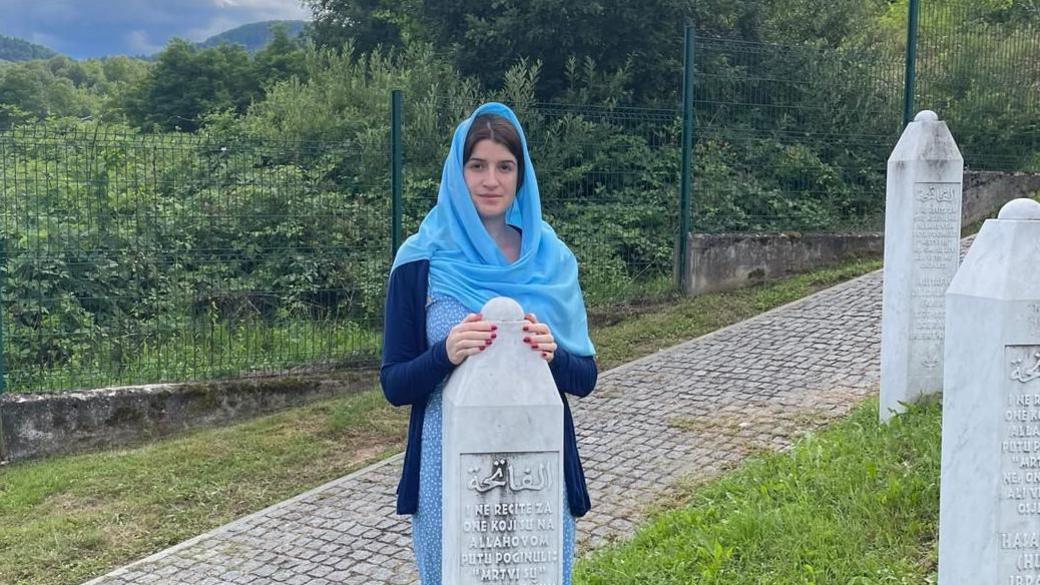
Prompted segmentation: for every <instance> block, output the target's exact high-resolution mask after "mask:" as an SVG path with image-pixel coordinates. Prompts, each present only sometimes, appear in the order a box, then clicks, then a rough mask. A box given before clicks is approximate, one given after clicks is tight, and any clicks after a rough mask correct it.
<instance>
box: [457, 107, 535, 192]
mask: <svg viewBox="0 0 1040 585" xmlns="http://www.w3.org/2000/svg"><path fill="white" fill-rule="evenodd" d="M481 140H490V141H492V142H496V143H498V144H501V145H502V146H504V147H506V148H508V149H509V152H511V153H513V156H515V157H516V173H517V179H516V189H517V191H519V190H520V187H522V186H523V184H524V149H523V146H521V144H520V133H519V132H517V131H516V128H515V127H513V125H512V124H510V123H509V120H506V119H505V118H503V117H502V116H498V115H495V114H482V115H480V116H477V119H475V120H473V124H472V125H471V126H470V127H469V133H468V134H466V146H465V148H463V149H462V164H466V162H467V161H469V157H470V156H471V155H472V154H473V147H475V146H476V145H477V143H478V142H480V141H481Z"/></svg>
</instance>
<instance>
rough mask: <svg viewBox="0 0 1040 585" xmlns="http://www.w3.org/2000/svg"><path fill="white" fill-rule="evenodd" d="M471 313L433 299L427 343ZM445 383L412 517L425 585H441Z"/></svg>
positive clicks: (568, 562) (570, 523)
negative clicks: (442, 407) (442, 403)
mask: <svg viewBox="0 0 1040 585" xmlns="http://www.w3.org/2000/svg"><path fill="white" fill-rule="evenodd" d="M468 314H469V311H468V310H466V307H463V306H462V304H461V303H459V302H458V301H457V300H455V299H454V298H452V297H448V296H435V297H431V298H430V299H429V300H428V302H427V306H426V341H427V342H428V343H429V344H430V345H433V344H434V343H437V342H439V341H440V340H442V339H444V338H445V337H447V336H448V333H449V332H450V331H451V328H452V327H454V326H455V325H456V324H458V323H459V322H461V321H462V320H463V319H465V318H466V315H468ZM443 389H444V383H443V382H441V383H440V384H438V385H437V388H436V389H435V390H434V391H433V393H432V394H430V399H429V402H427V403H426V418H425V420H424V421H423V428H422V454H421V457H420V464H419V508H418V510H416V512H415V514H413V515H412V547H413V549H414V550H415V560H416V562H417V563H418V565H419V579H420V581H421V582H422V585H441V442H442V439H443V437H442V429H441V420H442V415H443V410H442V409H441V397H442V394H443V392H442V390H443ZM563 501H564V506H563V585H570V584H571V567H572V565H573V563H574V516H572V515H571V513H570V510H569V509H568V508H567V505H566V502H567V494H566V489H565V490H564V498H563Z"/></svg>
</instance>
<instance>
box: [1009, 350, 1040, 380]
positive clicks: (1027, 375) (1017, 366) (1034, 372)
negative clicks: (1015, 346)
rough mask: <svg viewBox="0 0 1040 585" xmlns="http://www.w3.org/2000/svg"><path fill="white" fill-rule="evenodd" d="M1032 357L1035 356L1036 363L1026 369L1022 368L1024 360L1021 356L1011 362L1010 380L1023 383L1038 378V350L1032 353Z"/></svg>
mask: <svg viewBox="0 0 1040 585" xmlns="http://www.w3.org/2000/svg"><path fill="white" fill-rule="evenodd" d="M1033 357H1034V358H1036V363H1035V364H1033V366H1032V367H1031V368H1029V369H1028V370H1023V369H1022V368H1023V365H1024V362H1025V360H1023V359H1022V358H1019V359H1017V360H1013V361H1012V362H1011V365H1012V366H1013V368H1014V369H1012V370H1011V379H1012V380H1018V381H1019V382H1022V383H1023V384H1025V383H1026V382H1032V381H1033V380H1036V379H1038V378H1040V351H1038V352H1036V353H1034V354H1033Z"/></svg>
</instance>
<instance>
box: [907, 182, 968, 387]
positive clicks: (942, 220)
mask: <svg viewBox="0 0 1040 585" xmlns="http://www.w3.org/2000/svg"><path fill="white" fill-rule="evenodd" d="M914 197H915V199H916V201H915V202H914V217H913V232H912V234H911V241H912V242H913V244H912V245H913V250H912V251H913V259H914V260H913V266H914V269H913V272H914V277H913V278H914V280H913V286H912V287H911V290H912V293H911V299H910V303H911V320H910V339H911V341H924V342H941V341H942V338H943V327H944V320H943V315H944V307H945V298H944V294H945V292H946V287H948V286H949V285H950V281H951V280H952V279H953V275H954V273H955V272H956V271H957V263H958V260H959V257H960V256H959V254H960V205H959V202H960V198H961V185H960V183H916V184H915V185H914ZM929 353H934V352H929ZM928 357H929V356H921V359H920V361H921V362H922V365H925V366H926V367H927V365H926V364H925V362H927V360H928ZM929 369H931V368H929Z"/></svg>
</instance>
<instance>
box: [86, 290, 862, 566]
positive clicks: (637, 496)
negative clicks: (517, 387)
mask: <svg viewBox="0 0 1040 585" xmlns="http://www.w3.org/2000/svg"><path fill="white" fill-rule="evenodd" d="M880 315H881V273H880V272H874V273H871V274H868V275H866V276H863V277H861V278H858V279H856V280H853V281H849V282H846V283H843V284H841V285H838V286H836V287H833V288H831V289H828V290H825V291H823V292H820V293H817V294H815V295H813V296H810V297H807V298H805V299H803V300H801V301H798V302H796V303H793V304H790V305H787V306H784V307H780V308H778V309H775V310H773V311H770V312H768V313H765V314H762V315H760V316H758V317H755V318H753V319H750V320H747V321H743V322H741V323H738V324H736V325H733V326H731V327H728V328H726V329H723V330H720V331H717V332H715V333H712V334H709V335H706V336H704V337H700V338H697V339H694V340H692V341H688V342H686V343H683V344H681V345H678V346H675V347H672V348H670V349H667V350H664V351H660V352H658V353H655V354H653V355H650V356H647V357H644V358H642V359H640V360H638V361H635V362H632V363H630V364H626V365H624V366H621V367H618V368H615V369H613V370H610V371H608V372H604V373H602V374H601V376H600V381H599V385H598V386H597V390H596V391H595V392H594V393H593V394H592V395H591V396H590V397H588V398H586V399H582V400H576V399H572V401H571V403H572V405H573V406H574V418H575V423H576V426H577V428H578V442H579V447H580V449H581V453H582V456H583V462H584V466H585V470H586V475H587V476H588V481H589V489H590V492H591V497H592V503H593V508H592V511H591V512H589V514H588V515H587V516H586V517H584V518H582V519H580V520H579V522H578V532H579V550H580V551H581V552H587V551H589V550H591V549H595V548H596V547H599V546H602V545H603V544H605V543H609V542H611V541H614V540H616V539H623V538H626V537H628V536H630V535H631V534H632V533H633V531H634V530H635V528H636V527H637V526H638V525H639V523H640V522H641V521H642V519H644V518H645V515H646V514H647V512H648V511H649V510H650V509H652V507H653V506H654V505H657V504H659V503H660V502H661V501H662V500H663V499H664V498H667V495H668V492H669V490H670V489H671V488H673V487H674V486H675V485H676V483H677V482H678V481H680V480H683V481H703V480H704V479H708V478H710V477H713V476H715V475H717V474H718V473H719V472H721V471H723V470H726V469H729V468H732V467H733V466H735V465H736V464H737V463H739V462H740V461H742V460H743V459H744V458H746V457H747V456H748V455H750V454H752V453H754V452H756V451H761V450H775V449H782V448H784V447H786V446H788V445H790V444H791V443H792V442H793V441H794V440H796V439H797V438H798V436H799V435H800V434H802V433H804V432H805V431H806V430H809V429H812V428H815V427H818V426H820V425H823V424H826V423H827V422H829V421H831V420H833V419H834V418H836V417H839V416H841V415H843V414H845V413H847V412H848V411H849V410H850V409H851V408H852V407H853V406H854V405H855V403H856V402H858V401H859V400H860V399H861V398H863V397H865V396H866V395H868V394H870V393H871V392H874V391H876V388H877V384H878V379H879V371H878V366H879V359H880V327H881V319H880ZM400 468H401V457H400V456H397V457H393V458H391V459H389V460H387V461H384V462H381V463H378V464H376V465H373V466H371V467H368V468H367V469H363V470H361V471H359V472H356V473H353V474H351V475H349V476H346V477H343V478H340V479H338V480H335V481H333V482H330V483H328V484H326V485H323V486H321V487H318V488H316V489H314V490H311V491H309V492H307V493H305V494H302V495H300V496H297V497H296V498H293V499H291V500H288V501H286V502H282V503H280V504H277V505H275V506H272V507H271V508H268V509H266V510H263V511H260V512H257V513H256V514H253V515H251V516H248V517H245V518H242V519H240V520H237V521H235V522H233V523H231V524H228V525H226V526H223V527H221V528H218V529H216V530H214V531H212V532H210V533H207V534H204V535H201V536H199V537H197V538H194V539H192V540H189V541H187V542H185V543H182V544H180V545H178V546H176V547H173V548H171V549H168V550H166V551H163V552H160V553H158V554H156V555H154V556H152V557H149V558H147V559H144V560H142V561H139V562H137V563H134V564H132V565H129V566H127V567H124V568H121V569H119V570H116V571H114V572H112V573H110V574H108V575H105V576H103V577H100V578H98V579H95V580H93V581H91V582H90V583H89V585H102V584H104V585H130V584H134V585H137V584H146V583H157V584H158V583H162V584H192V585H210V584H213V585H216V584H225V583H227V584H239V583H241V584H246V583H251V584H256V585H267V584H276V583H277V584H282V583H287V584H290V585H296V584H304V583H307V584H313V585H326V584H332V583H336V584H348V585H353V584H365V585H371V584H377V585H378V584H402V585H403V584H412V583H418V576H417V573H416V571H415V569H414V568H413V559H412V552H411V546H410V537H409V523H408V521H407V519H406V518H404V517H398V516H396V515H394V510H393V504H394V488H395V486H396V482H397V478H398V476H399V473H400Z"/></svg>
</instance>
